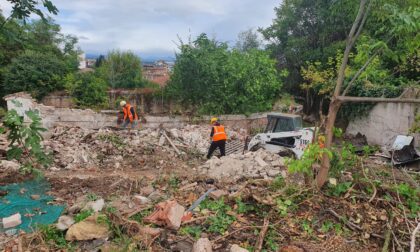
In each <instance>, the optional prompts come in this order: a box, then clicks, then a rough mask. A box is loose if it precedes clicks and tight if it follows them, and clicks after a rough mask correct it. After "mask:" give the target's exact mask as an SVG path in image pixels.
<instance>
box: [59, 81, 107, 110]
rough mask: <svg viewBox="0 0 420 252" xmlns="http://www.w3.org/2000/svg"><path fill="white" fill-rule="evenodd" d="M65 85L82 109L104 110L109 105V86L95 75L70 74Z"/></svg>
mask: <svg viewBox="0 0 420 252" xmlns="http://www.w3.org/2000/svg"><path fill="white" fill-rule="evenodd" d="M64 83H65V84H64V85H65V88H66V90H67V92H69V94H70V95H71V96H72V97H73V98H74V100H75V102H76V104H77V105H78V106H80V107H94V108H103V107H106V106H107V105H108V94H107V89H108V87H107V84H106V83H105V81H104V80H103V79H101V78H98V77H96V76H95V74H93V73H78V74H68V75H67V76H66V77H65V79H64Z"/></svg>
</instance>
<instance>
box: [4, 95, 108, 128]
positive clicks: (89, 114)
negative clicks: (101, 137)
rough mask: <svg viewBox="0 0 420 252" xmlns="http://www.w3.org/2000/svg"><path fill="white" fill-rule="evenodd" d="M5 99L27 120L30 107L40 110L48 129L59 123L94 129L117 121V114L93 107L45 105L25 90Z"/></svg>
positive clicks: (11, 107) (9, 105) (9, 106)
mask: <svg viewBox="0 0 420 252" xmlns="http://www.w3.org/2000/svg"><path fill="white" fill-rule="evenodd" d="M4 99H5V100H6V102H7V109H8V110H10V109H15V110H16V111H17V112H18V114H19V115H21V116H24V118H25V121H27V120H28V118H27V117H26V115H25V111H28V110H30V109H32V110H38V111H39V113H40V115H41V118H42V123H43V126H44V127H45V128H47V129H49V128H52V127H54V126H59V125H63V126H73V127H83V128H87V129H93V128H100V127H103V126H109V125H115V123H116V116H110V115H108V114H105V113H97V112H95V111H93V110H91V109H71V108H56V107H53V106H45V105H43V104H39V103H37V102H36V101H35V100H34V99H33V98H32V97H31V96H30V95H29V94H27V93H24V92H20V93H16V94H11V95H8V96H6V97H4ZM14 101H17V102H18V103H20V105H17V104H16V103H15V102H14Z"/></svg>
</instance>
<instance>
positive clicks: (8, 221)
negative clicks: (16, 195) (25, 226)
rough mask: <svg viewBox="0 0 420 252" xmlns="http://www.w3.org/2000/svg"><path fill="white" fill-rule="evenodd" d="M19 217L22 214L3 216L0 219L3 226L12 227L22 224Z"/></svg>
mask: <svg viewBox="0 0 420 252" xmlns="http://www.w3.org/2000/svg"><path fill="white" fill-rule="evenodd" d="M21 218H22V216H21V215H20V213H17V214H14V215H11V216H9V217H6V218H3V220H2V222H3V228H12V227H16V226H19V225H20V224H22V219H21Z"/></svg>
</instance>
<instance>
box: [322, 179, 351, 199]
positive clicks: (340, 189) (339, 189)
mask: <svg viewBox="0 0 420 252" xmlns="http://www.w3.org/2000/svg"><path fill="white" fill-rule="evenodd" d="M351 186H352V182H344V183H338V184H337V185H331V184H328V189H327V194H329V195H331V196H335V197H339V196H341V195H342V194H343V193H345V192H347V190H349V188H350V187H351Z"/></svg>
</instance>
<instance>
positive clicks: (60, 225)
mask: <svg viewBox="0 0 420 252" xmlns="http://www.w3.org/2000/svg"><path fill="white" fill-rule="evenodd" d="M73 224H74V219H73V217H71V216H68V215H62V216H60V218H58V221H57V224H56V225H55V226H56V227H57V229H58V230H61V231H65V230H67V229H69V227H70V226H71V225H73Z"/></svg>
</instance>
